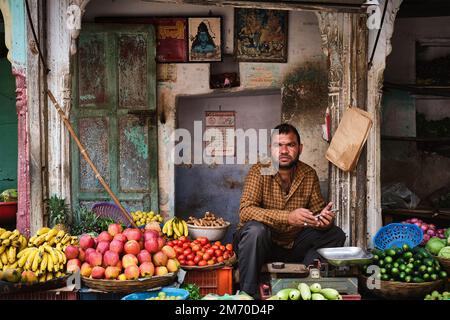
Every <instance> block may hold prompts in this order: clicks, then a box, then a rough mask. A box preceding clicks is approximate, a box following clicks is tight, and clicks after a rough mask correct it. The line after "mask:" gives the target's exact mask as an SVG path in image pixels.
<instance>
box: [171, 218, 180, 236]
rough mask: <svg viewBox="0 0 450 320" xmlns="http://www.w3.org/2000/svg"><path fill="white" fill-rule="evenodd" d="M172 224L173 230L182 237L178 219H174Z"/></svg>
mask: <svg viewBox="0 0 450 320" xmlns="http://www.w3.org/2000/svg"><path fill="white" fill-rule="evenodd" d="M172 225H173V231H174V232H175V234H176V235H177V237H181V232H180V230H178V221H174V222H173V223H172Z"/></svg>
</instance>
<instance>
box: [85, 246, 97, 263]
mask: <svg viewBox="0 0 450 320" xmlns="http://www.w3.org/2000/svg"><path fill="white" fill-rule="evenodd" d="M92 252H95V249H94V248H87V249H86V251H85V253H84V261H86V262H89V256H90V254H91V253H92Z"/></svg>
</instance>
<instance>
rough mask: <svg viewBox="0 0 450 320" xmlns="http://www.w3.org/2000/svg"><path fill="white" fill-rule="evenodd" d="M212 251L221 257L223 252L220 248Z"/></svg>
mask: <svg viewBox="0 0 450 320" xmlns="http://www.w3.org/2000/svg"><path fill="white" fill-rule="evenodd" d="M214 253H215V255H216V257H221V256H222V254H223V252H222V251H221V250H216V251H214Z"/></svg>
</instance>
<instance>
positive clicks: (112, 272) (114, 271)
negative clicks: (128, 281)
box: [105, 266, 120, 280]
mask: <svg viewBox="0 0 450 320" xmlns="http://www.w3.org/2000/svg"><path fill="white" fill-rule="evenodd" d="M119 274H120V269H119V268H117V267H111V266H109V267H107V268H106V270H105V278H106V279H110V280H114V279H117V278H118V277H119Z"/></svg>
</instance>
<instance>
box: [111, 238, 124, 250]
mask: <svg viewBox="0 0 450 320" xmlns="http://www.w3.org/2000/svg"><path fill="white" fill-rule="evenodd" d="M109 250H111V251H114V252H116V253H119V254H120V253H122V252H123V242H122V241H120V240H115V239H114V240H113V241H111V243H110V244H109Z"/></svg>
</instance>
